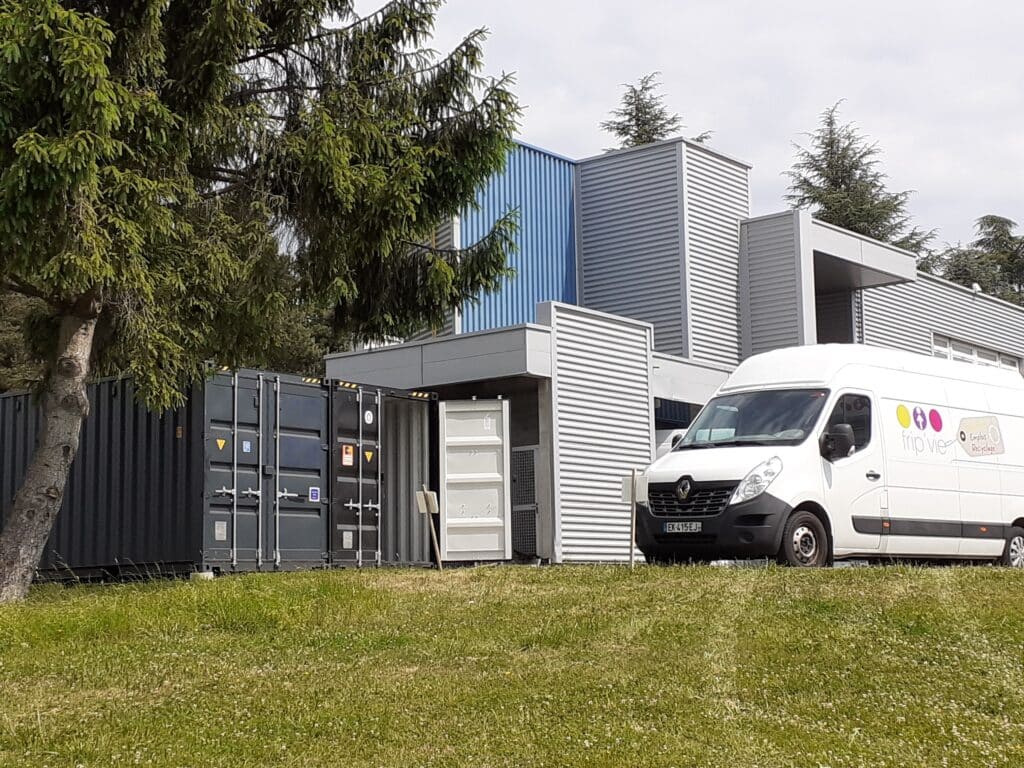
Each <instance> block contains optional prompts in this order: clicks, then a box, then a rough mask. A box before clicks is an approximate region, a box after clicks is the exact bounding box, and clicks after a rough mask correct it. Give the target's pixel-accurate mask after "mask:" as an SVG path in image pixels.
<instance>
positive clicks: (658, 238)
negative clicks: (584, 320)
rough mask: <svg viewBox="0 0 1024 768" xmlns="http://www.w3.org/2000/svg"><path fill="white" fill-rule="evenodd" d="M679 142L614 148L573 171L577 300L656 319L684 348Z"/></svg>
mask: <svg viewBox="0 0 1024 768" xmlns="http://www.w3.org/2000/svg"><path fill="white" fill-rule="evenodd" d="M682 146H683V145H682V143H681V142H666V143H663V144H655V145H653V146H650V147H645V148H641V149H635V150H626V151H623V152H612V153H609V154H608V155H606V156H602V157H596V158H592V159H589V160H585V161H582V162H581V163H580V164H579V165H578V166H577V170H576V179H577V185H578V186H577V195H576V199H577V201H578V205H579V214H578V215H579V227H578V230H577V237H578V243H579V248H578V253H579V269H580V271H581V275H580V303H581V304H582V305H583V306H585V307H591V308H593V309H598V310H602V311H604V312H612V313H614V314H617V315H623V316H625V317H633V318H637V319H640V320H644V321H647V322H649V323H651V324H653V325H654V339H655V342H654V343H655V346H656V348H657V349H658V350H659V351H661V352H668V353H672V354H677V355H685V354H686V331H685V325H684V324H685V317H686V313H685V311H684V309H683V294H682V292H683V245H682V179H681V175H680V162H679V158H680V152H681V147H682Z"/></svg>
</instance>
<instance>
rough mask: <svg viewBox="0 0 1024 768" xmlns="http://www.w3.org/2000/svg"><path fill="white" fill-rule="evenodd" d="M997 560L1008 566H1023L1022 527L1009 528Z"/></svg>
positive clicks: (1023, 531) (1023, 529)
mask: <svg viewBox="0 0 1024 768" xmlns="http://www.w3.org/2000/svg"><path fill="white" fill-rule="evenodd" d="M999 562H1000V563H1001V564H1002V565H1005V566H1007V567H1009V568H1024V528H1011V529H1010V533H1009V534H1007V536H1006V546H1005V547H1004V548H1003V556H1002V557H1001V558H1000V559H999Z"/></svg>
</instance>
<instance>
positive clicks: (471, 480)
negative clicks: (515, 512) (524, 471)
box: [439, 400, 512, 561]
mask: <svg viewBox="0 0 1024 768" xmlns="http://www.w3.org/2000/svg"><path fill="white" fill-rule="evenodd" d="M439 425H440V430H439V431H440V435H439V438H440V454H441V460H440V507H441V559H442V560H451V561H455V560H510V559H511V558H512V525H511V510H512V503H511V498H510V486H509V478H510V472H509V458H510V457H509V454H510V446H509V403H508V401H507V400H467V401H448V402H442V403H441V404H440V406H439Z"/></svg>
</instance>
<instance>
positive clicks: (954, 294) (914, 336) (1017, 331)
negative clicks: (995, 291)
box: [860, 272, 1024, 357]
mask: <svg viewBox="0 0 1024 768" xmlns="http://www.w3.org/2000/svg"><path fill="white" fill-rule="evenodd" d="M860 293H861V305H862V306H861V312H862V318H861V325H862V333H863V341H864V343H865V344H871V345H873V346H878V347H893V348H896V349H908V350H912V351H914V352H920V353H922V354H925V355H930V354H932V334H935V333H939V334H942V335H943V336H949V337H951V338H954V339H959V340H962V341H966V342H970V343H972V344H977V345H979V346H982V347H986V348H988V349H993V350H995V351H997V352H1004V353H1006V354H1009V355H1013V356H1014V357H1024V310H1022V309H1020V308H1019V307H1015V306H1014V305H1012V304H1010V303H1008V302H1005V301H1000V300H999V299H995V298H992V297H991V296H986V295H984V294H977V295H976V294H974V293H973V292H972V291H971V290H969V289H967V288H963V287H961V286H958V285H955V284H953V283H950V282H948V281H946V280H942V279H941V278H937V277H933V276H931V275H927V274H924V273H922V272H919V273H918V276H917V280H915V281H914V282H912V283H902V284H898V285H887V286H883V287H880V288H865V289H864V290H862V291H861V292H860Z"/></svg>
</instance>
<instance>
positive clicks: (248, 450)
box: [242, 440, 252, 453]
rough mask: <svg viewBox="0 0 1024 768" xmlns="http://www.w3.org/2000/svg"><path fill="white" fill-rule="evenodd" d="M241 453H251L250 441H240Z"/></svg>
mask: <svg viewBox="0 0 1024 768" xmlns="http://www.w3.org/2000/svg"><path fill="white" fill-rule="evenodd" d="M242 453H252V441H251V440H243V441H242Z"/></svg>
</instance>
